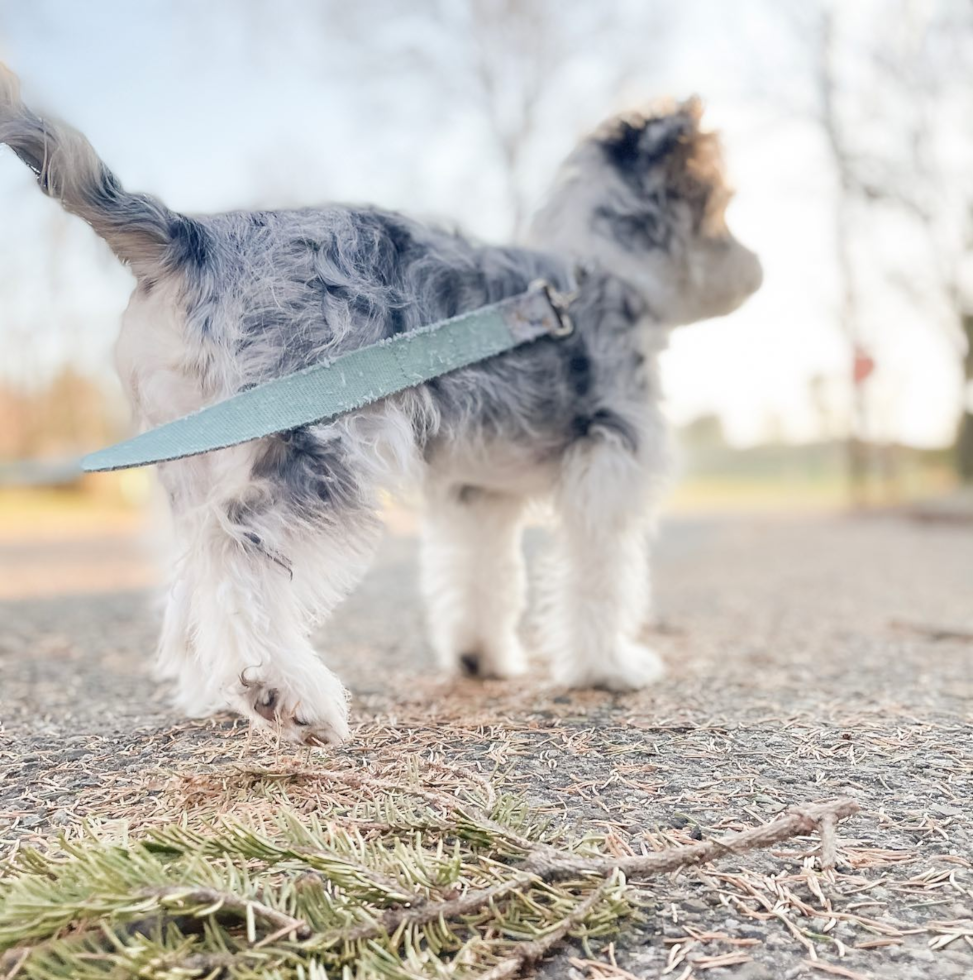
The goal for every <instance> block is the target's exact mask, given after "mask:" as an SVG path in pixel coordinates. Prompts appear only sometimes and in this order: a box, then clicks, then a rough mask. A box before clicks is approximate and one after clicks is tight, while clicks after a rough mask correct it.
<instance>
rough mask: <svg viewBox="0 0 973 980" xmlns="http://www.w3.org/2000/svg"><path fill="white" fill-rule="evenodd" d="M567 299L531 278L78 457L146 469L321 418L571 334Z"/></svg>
mask: <svg viewBox="0 0 973 980" xmlns="http://www.w3.org/2000/svg"><path fill="white" fill-rule="evenodd" d="M569 302H570V297H566V296H562V295H560V294H559V293H557V292H555V291H553V290H552V289H551V288H550V287H549V286H548V284H547V283H545V282H544V281H542V280H538V281H537V282H534V283H532V284H531V286H530V288H529V289H528V290H527V292H525V293H520V294H519V295H518V296H513V297H510V298H509V299H505V300H501V301H500V302H499V303H494V304H492V305H490V306H484V307H481V308H480V309H478V310H473V311H472V312H470V313H464V314H462V315H460V316H457V317H452V318H451V319H449V320H440V321H439V322H438V323H433V324H430V325H429V326H426V327H420V328H419V329H418V330H413V331H411V332H409V333H404V334H399V335H397V336H395V337H390V338H387V339H385V340H382V341H379V342H378V343H377V344H371V345H369V346H367V347H360V348H358V349H357V350H353V351H349V352H348V353H346V354H341V355H339V356H338V357H335V358H334V359H332V360H330V361H326V362H323V363H321V364H315V365H312V366H311V367H308V368H304V369H303V370H301V371H297V372H295V373H294V374H288V375H285V376H284V377H282V378H277V379H276V380H274V381H267V382H264V383H263V384H260V385H255V386H254V387H253V388H249V389H247V390H246V391H241V392H239V393H238V394H236V395H233V396H232V397H231V398H227V399H226V400H225V401H222V402H218V403H216V404H215V405H210V406H208V407H206V408H203V409H200V411H198V412H194V413H193V414H192V415H186V416H184V417H183V418H179V419H176V420H175V421H173V422H169V423H167V424H165V425H161V426H159V427H158V428H156V429H150V430H149V431H148V432H143V433H142V434H141V435H137V436H135V437H134V438H133V439H128V440H126V441H125V442H120V443H117V444H116V445H114V446H109V447H108V448H107V449H101V450H99V451H98V452H94V453H91V454H90V455H88V456H85V457H84V459H82V460H81V468H82V469H83V470H85V471H86V472H89V473H90V472H101V471H106V470H123V469H128V468H130V467H134V466H148V465H150V464H152V463H162V462H166V461H167V460H171V459H182V458H183V457H184V456H197V455H199V454H200V453H208V452H212V451H213V450H214V449H225V448H226V447H227V446H236V445H239V444H240V443H242V442H249V441H250V440H251V439H259V438H261V437H262V436H269V435H274V434H276V433H278V432H287V431H288V430H290V429H296V428H299V427H300V426H303V425H310V424H313V423H317V422H328V421H331V420H332V419H335V418H338V417H339V416H341V415H344V414H346V413H347V412H351V411H354V410H355V409H359V408H363V407H364V406H365V405H369V404H371V403H372V402H376V401H379V400H380V399H382V398H386V397H387V396H389V395H394V394H395V393H396V392H399V391H404V390H405V389H407V388H412V387H415V386H416V385H419V384H422V383H423V382H424V381H430V380H432V379H433V378H438V377H439V376H440V375H443V374H447V373H449V372H450V371H455V370H457V369H458V368H462V367H467V366H468V365H470V364H475V363H476V362H477V361H483V360H486V359H487V358H489V357H494V356H496V355H497V354H502V353H503V352H504V351H508V350H512V349H513V348H514V347H519V346H520V345H521V344H526V343H529V342H530V341H532V340H536V339H537V338H538V337H545V336H547V337H550V336H554V337H559V336H564V335H566V334H568V333H570V332H571V329H572V328H571V322H570V320H569V319H568V316H567V312H566V310H567V305H568V303H569Z"/></svg>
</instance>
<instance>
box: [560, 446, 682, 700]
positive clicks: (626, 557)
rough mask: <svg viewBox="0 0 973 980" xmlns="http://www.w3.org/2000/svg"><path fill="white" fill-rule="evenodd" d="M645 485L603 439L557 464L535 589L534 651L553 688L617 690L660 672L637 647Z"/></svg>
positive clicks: (625, 452) (642, 607)
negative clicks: (542, 566) (541, 650)
mask: <svg viewBox="0 0 973 980" xmlns="http://www.w3.org/2000/svg"><path fill="white" fill-rule="evenodd" d="M651 482H652V481H651V473H650V472H647V471H646V468H645V467H644V465H643V464H641V463H640V461H639V459H638V458H637V456H636V455H635V453H633V451H632V449H631V447H630V446H627V445H625V444H623V443H620V442H619V441H618V440H616V439H613V438H611V437H601V436H598V435H596V436H593V437H591V438H586V439H585V440H583V441H582V442H580V443H579V444H577V445H576V446H574V447H572V449H571V450H570V451H569V454H568V456H567V458H566V459H565V463H564V466H563V469H562V474H561V480H560V482H559V486H558V490H557V494H556V498H555V504H556V508H557V511H558V516H559V518H560V523H559V527H558V531H557V536H556V539H555V547H554V555H553V559H554V560H553V561H552V562H551V565H550V568H549V570H548V573H547V576H546V581H544V582H542V583H541V584H542V586H544V587H545V588H546V592H547V595H546V599H547V601H546V603H545V613H546V615H545V617H544V622H543V629H542V632H541V636H542V643H543V645H544V647H545V648H546V649H547V651H548V653H549V655H550V657H551V659H552V661H553V668H554V677H555V680H556V681H557V682H558V683H560V684H564V685H566V686H569V687H602V688H607V689H609V690H613V691H625V690H633V689H636V688H640V687H644V686H645V685H647V684H651V683H652V682H653V681H655V680H657V679H658V678H659V677H661V675H662V674H663V672H664V668H663V665H662V661H661V660H660V659H659V657H658V655H657V654H656V653H655V652H653V651H652V650H650V649H649V648H648V647H646V646H644V645H642V644H641V643H639V642H638V634H639V632H640V631H641V629H642V628H643V627H644V625H645V622H646V617H647V615H648V609H649V598H650V596H649V571H648V559H647V544H648V542H647V537H648V520H647V511H648V508H649V499H650V495H651V494H650V488H651Z"/></svg>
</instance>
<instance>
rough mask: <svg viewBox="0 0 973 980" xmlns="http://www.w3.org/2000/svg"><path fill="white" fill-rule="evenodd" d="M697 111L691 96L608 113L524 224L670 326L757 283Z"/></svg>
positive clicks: (717, 312) (729, 303)
mask: <svg viewBox="0 0 973 980" xmlns="http://www.w3.org/2000/svg"><path fill="white" fill-rule="evenodd" d="M701 116H702V105H701V104H700V102H699V100H698V99H695V98H693V99H690V100H688V101H686V102H682V103H672V102H669V103H664V104H660V105H657V106H656V107H654V108H653V109H652V110H651V111H649V112H645V113H628V114H625V115H622V116H618V117H616V118H614V119H611V120H609V121H608V122H606V123H605V124H604V125H602V126H601V127H600V128H599V129H598V130H596V131H595V132H594V133H593V134H592V135H591V136H590V137H588V138H587V139H586V140H584V141H583V142H582V143H581V145H580V146H579V147H578V148H577V149H576V150H575V151H574V153H572V154H571V156H570V157H569V158H568V160H567V161H566V162H565V164H564V167H563V168H562V171H561V175H560V178H559V181H558V183H557V185H556V187H555V190H554V192H553V194H552V195H551V197H550V199H549V200H548V202H547V204H546V205H545V206H544V208H542V210H541V211H540V212H539V213H538V215H537V217H536V219H535V221H534V224H533V227H532V229H531V237H532V239H533V240H534V242H535V243H537V244H538V245H541V246H542V247H545V248H549V249H555V250H558V251H566V252H569V253H571V254H572V255H574V256H577V257H579V258H590V259H594V260H595V261H597V262H598V264H599V265H601V266H602V267H603V268H605V269H606V270H607V271H609V272H612V273H614V274H616V275H618V276H619V277H620V278H622V279H625V280H626V281H627V282H629V283H630V284H631V285H632V286H633V287H635V288H636V289H637V290H638V291H639V292H640V293H641V294H642V295H643V296H644V297H645V300H646V302H647V304H648V306H649V308H650V309H651V310H652V311H653V312H654V314H655V315H656V317H657V318H658V319H659V320H660V321H661V322H663V323H666V324H672V325H675V324H681V323H692V322H694V321H696V320H704V319H707V318H709V317H714V316H722V315H723V314H726V313H730V312H731V311H733V310H735V309H736V308H737V307H738V306H739V305H740V304H741V303H742V302H743V301H744V300H745V299H746V298H747V297H748V296H750V295H751V294H752V293H753V292H755V291H756V290H757V288H758V287H759V286H760V283H761V280H762V271H761V267H760V261H759V260H758V259H757V256H756V255H755V254H754V253H753V252H751V251H750V250H749V249H748V248H746V247H744V246H743V245H742V244H741V243H740V242H738V241H737V239H736V238H734V236H733V235H732V234H731V232H730V230H729V228H728V227H727V224H726V220H725V212H726V206H727V204H728V203H729V201H730V197H731V192H730V190H729V188H728V187H727V185H726V182H725V178H724V174H723V159H722V154H721V151H720V144H719V139H718V137H717V135H716V134H715V133H711V132H705V131H704V130H702V129H701V128H700V118H701Z"/></svg>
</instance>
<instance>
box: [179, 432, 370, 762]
mask: <svg viewBox="0 0 973 980" xmlns="http://www.w3.org/2000/svg"><path fill="white" fill-rule="evenodd" d="M335 446H336V444H335V443H334V442H333V441H332V442H330V443H327V442H323V441H319V440H317V439H316V438H315V437H314V436H312V435H308V434H307V433H304V434H293V435H291V436H286V437H280V438H278V439H275V440H273V441H270V440H268V441H267V442H266V443H265V444H264V445H263V446H262V447H261V449H260V450H258V453H259V455H258V456H257V457H256V458H254V457H253V454H252V451H251V450H237V451H235V452H237V453H240V454H241V455H243V456H244V460H245V467H241V466H237V467H236V476H237V477H238V478H237V479H236V480H234V479H233V476H234V474H233V473H227V472H226V471H225V470H224V471H223V472H221V473H219V474H214V475H217V476H218V477H219V478H218V479H215V480H214V481H213V485H215V486H217V487H221V488H227V487H233V486H234V485H235V490H234V491H233V492H232V493H231V494H230V495H228V496H227V495H223V494H221V495H219V496H210V498H209V500H208V501H207V503H206V505H205V508H204V510H203V513H202V515H201V519H200V520H199V522H198V524H197V526H196V527H195V534H194V538H193V541H192V544H191V547H190V552H189V554H188V555H187V557H186V559H185V561H186V562H187V564H188V565H189V567H191V568H192V575H193V589H192V596H191V613H190V619H191V625H190V630H191V640H192V658H191V659H190V661H189V663H188V664H187V666H186V667H185V668H184V670H183V672H182V673H181V675H180V679H179V694H178V695H177V696H178V698H179V701H180V703H181V704H182V705H183V706H185V707H186V708H187V709H189V710H192V709H193V707H194V704H195V703H197V702H198V703H202V702H207V701H209V702H216V703H218V704H222V705H223V706H226V707H229V708H231V709H233V710H236V711H239V712H240V713H241V714H243V715H244V716H246V717H248V718H249V719H250V720H251V721H253V722H254V723H255V724H257V725H259V726H261V727H265V728H271V729H274V730H277V731H279V732H280V734H281V736H282V737H283V738H285V739H286V740H288V741H292V742H303V743H325V742H327V743H338V742H341V741H343V740H344V739H345V738H346V737H347V734H348V706H347V695H346V693H345V690H344V688H343V686H342V684H341V682H340V681H339V680H338V678H337V677H336V676H335V675H334V674H333V673H332V672H331V671H330V670H329V669H328V668H327V667H326V666H325V665H324V663H322V661H321V660H320V659H319V657H318V655H317V654H316V652H315V651H314V649H313V647H312V646H311V644H310V641H309V639H308V637H309V634H310V631H311V629H312V627H313V626H314V625H315V624H316V623H317V622H320V621H321V620H322V619H324V618H325V617H327V616H328V615H329V614H330V613H331V611H332V610H333V609H334V607H335V606H336V605H337V604H338V602H340V600H341V599H343V598H344V596H345V595H346V594H347V593H348V592H349V591H350V590H351V589H352V588H353V587H354V586H355V585H356V584H357V582H358V580H359V579H360V578H361V576H362V575H363V574H364V572H365V569H366V568H367V566H368V563H369V561H370V559H371V557H372V554H373V552H374V549H375V546H376V544H377V541H378V536H379V532H380V528H381V523H380V521H379V520H378V517H377V516H376V514H375V512H374V510H373V509H372V508H371V507H370V506H368V502H367V501H366V500H365V499H364V496H363V491H362V487H361V483H360V481H358V480H356V479H355V478H354V477H353V475H352V474H351V471H350V470H349V469H348V467H347V464H346V463H345V462H344V461H343V458H342V456H341V454H340V451H339V450H338V449H336V448H335ZM229 452H234V451H229ZM243 473H245V474H246V479H245V480H241V479H239V477H240V476H241V475H242V474H243Z"/></svg>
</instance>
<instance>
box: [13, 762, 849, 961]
mask: <svg viewBox="0 0 973 980" xmlns="http://www.w3.org/2000/svg"><path fill="white" fill-rule="evenodd" d="M315 776H316V778H318V779H322V780H326V781H328V782H330V783H331V784H332V785H333V784H337V783H343V784H344V785H345V786H347V787H354V788H355V790H356V792H354V793H351V794H346V795H347V796H352V797H357V798H358V799H359V800H360V801H362V802H360V803H349V804H342V805H341V807H340V812H341V814H342V815H343V816H345V817H347V818H348V820H349V821H351V828H352V829H350V830H349V829H344V828H343V827H342V826H341V822H340V816H336V815H335V810H334V809H332V810H331V811H330V813H329V816H328V818H327V822H325V823H322V822H321V821H319V820H318V819H317V817H315V816H312V815H308V814H307V813H303V814H301V815H300V816H298V815H297V814H296V813H290V812H282V813H279V814H278V816H277V819H276V821H275V822H273V823H270V824H267V825H265V826H264V827H262V828H261V829H260V830H259V831H258V830H257V829H255V828H253V827H245V826H243V825H241V824H232V823H225V824H222V825H220V826H214V827H209V828H208V829H207V830H206V832H205V833H203V832H200V831H195V830H191V829H189V828H187V827H184V826H179V825H170V826H168V827H165V828H159V829H156V830H153V831H149V834H148V838H147V840H146V841H143V842H134V843H127V844H126V845H125V846H118V845H115V844H111V843H109V842H102V841H100V840H98V839H97V838H94V837H93V838H89V839H88V840H87V841H82V842H81V843H80V844H72V845H71V847H70V849H69V851H68V854H67V856H64V855H62V856H59V857H44V856H42V855H40V854H38V853H36V852H31V853H27V852H25V855H24V858H23V861H22V863H21V865H20V869H19V870H18V869H16V868H12V869H11V873H10V874H8V875H7V876H6V878H5V879H0V948H3V947H7V952H6V954H4V955H3V956H2V957H0V977H3V978H10V977H15V976H18V975H20V974H22V973H23V974H25V975H26V974H27V973H29V974H30V975H34V974H35V973H36V974H37V975H38V976H41V975H42V976H44V977H45V978H47V977H51V978H54V977H69V978H71V980H89V978H92V980H93V978H96V977H101V976H103V975H104V972H103V967H106V966H108V965H111V966H112V968H113V969H117V970H120V971H121V972H122V973H125V971H126V970H128V973H130V974H131V975H140V974H139V971H141V970H142V969H143V967H146V968H147V966H146V964H148V963H152V964H156V965H159V964H164V965H165V967H166V969H172V970H176V971H177V972H178V971H182V972H180V975H185V976H187V977H206V976H212V975H218V974H219V973H220V972H221V971H230V970H231V968H232V972H233V975H234V976H237V975H239V976H241V977H246V978H251V977H253V978H257V977H262V976H264V975H267V974H268V972H270V971H273V975H274V976H280V977H282V978H296V977H298V976H303V975H305V973H306V970H305V967H306V965H307V963H308V962H313V963H315V964H317V965H320V966H321V967H322V968H326V971H327V974H328V975H333V974H340V973H342V971H343V970H345V969H346V968H348V967H349V966H351V965H352V964H355V965H356V969H357V968H358V966H360V967H361V970H363V971H364V972H363V973H362V975H368V976H372V975H374V976H384V975H386V974H387V973H388V970H389V964H392V963H400V964H401V965H402V969H403V970H405V971H406V972H408V973H409V975H410V976H416V977H421V976H426V975H429V976H433V975H437V976H438V975H440V974H439V973H438V972H437V971H438V970H440V969H441V967H440V966H439V965H438V964H442V963H450V962H452V960H451V958H452V956H453V955H454V954H455V953H456V952H457V951H459V950H463V951H464V952H463V956H464V963H467V962H468V958H469V957H474V960H473V961H472V962H474V963H475V964H476V972H475V973H472V974H465V973H464V975H470V976H474V975H475V976H476V977H477V980H507V978H510V977H513V976H515V975H518V974H520V973H522V972H523V971H525V970H526V969H528V968H529V967H530V966H531V964H533V963H535V962H536V961H537V960H539V959H541V958H542V957H544V956H545V955H547V954H548V953H549V952H550V951H551V950H553V949H554V948H555V947H556V946H557V945H558V944H560V943H562V942H563V941H564V940H565V939H566V937H568V936H569V935H572V934H582V935H587V936H602V935H610V934H611V933H612V932H615V931H617V929H618V925H619V922H620V921H621V920H623V919H624V918H625V917H626V916H628V915H630V914H631V913H632V906H633V902H634V897H633V895H632V893H631V890H630V889H629V888H628V885H627V879H641V878H647V877H651V876H658V875H663V874H667V873H669V872H672V871H678V870H680V869H683V868H692V867H695V866H698V865H701V864H704V863H707V862H710V861H714V860H717V859H719V858H722V857H726V856H730V855H739V854H743V853H746V852H748V851H751V850H756V849H760V848H766V847H770V846H772V845H774V844H777V843H779V842H780V841H783V840H786V839H788V838H792V837H796V836H800V835H807V834H812V833H818V834H820V835H821V849H820V861H821V864H822V866H826V865H827V863H828V862H829V861H833V860H834V854H835V828H836V826H837V824H838V823H839V822H840V821H841V820H844V819H846V818H847V817H850V816H851V815H853V814H854V813H856V812H858V806H857V804H856V803H855V802H854V801H853V800H850V799H836V800H832V801H828V802H823V803H814V804H809V805H807V806H802V807H798V808H795V809H793V810H791V811H790V812H788V813H786V814H783V815H781V816H779V817H777V818H776V819H774V820H771V821H770V822H768V823H766V824H763V825H761V826H759V827H752V828H749V829H747V830H743V831H740V832H738V833H733V834H728V835H725V836H722V837H720V838H716V839H711V840H703V841H700V842H698V843H697V842H694V843H692V844H688V845H685V846H679V847H672V848H668V849H665V850H662V851H658V852H654V853H651V854H646V855H634V856H614V855H608V854H604V855H582V854H578V853H576V851H575V850H574V849H573V848H574V845H573V844H572V842H571V840H570V839H569V838H566V837H565V835H564V833H563V832H562V833H560V834H559V836H556V837H549V836H548V837H546V838H545V840H540V839H538V838H539V837H540V835H541V831H540V830H539V829H538V827H537V826H531V824H530V822H529V819H528V817H527V816H526V812H527V808H526V807H524V806H523V805H522V803H521V802H518V801H513V803H515V804H516V805H517V806H520V807H521V814H522V815H521V816H520V817H518V816H517V812H516V806H514V807H513V808H512V807H511V800H510V799H508V800H507V801H506V803H503V801H497V799H496V798H495V796H493V795H492V793H488V792H486V791H483V790H482V787H480V788H479V789H478V790H477V791H475V792H472V793H464V794H463V795H464V797H465V798H462V799H461V798H460V797H459V796H457V795H454V794H452V793H449V792H444V791H442V790H440V789H432V788H429V787H426V786H420V785H411V786H410V785H400V784H397V783H393V782H391V781H386V780H381V779H377V778H373V779H372V780H368V779H366V778H363V777H362V776H360V775H358V774H357V773H349V772H341V771H337V772H321V771H319V772H318V773H316V774H315ZM271 778H275V777H274V776H273V775H272V774H271ZM294 778H301V779H309V778H311V776H310V774H306V773H298V774H295V777H294ZM407 796H412V797H414V798H418V799H421V800H423V801H424V806H423V807H422V812H421V813H419V812H416V810H415V809H414V808H411V807H410V806H409V804H408V803H407V801H406V799H405V797H407ZM481 800H482V802H480V801H481ZM362 806H364V811H363V810H362ZM371 808H374V812H371ZM362 816H365V817H367V818H368V821H369V828H370V829H369V831H368V833H367V836H362V835H361V834H360V833H359V831H358V830H356V829H354V828H355V826H356V824H355V821H359V820H360V819H361V818H362ZM383 819H384V820H385V825H384V830H383V826H382V820H383ZM268 826H269V827H270V830H269V831H268V829H267V827H268ZM545 833H546V831H545ZM552 840H553V841H555V843H552V842H551V841H552ZM201 868H206V869H208V870H207V872H206V873H205V874H204V877H203V878H202V879H200V878H199V874H200V869H201ZM203 881H205V882H206V884H205V885H204V884H202V882H203ZM150 882H151V883H152V884H150ZM161 882H168V883H164V884H163V883H161ZM86 889H87V890H86ZM192 920H196V923H197V924H196V925H195V926H193V925H192ZM202 923H205V928H201V924H202ZM173 927H174V928H173ZM107 936H110V937H113V938H112V940H111V943H110V945H108V946H105V947H104V951H103V952H101V951H99V950H100V949H101V948H102V946H103V945H104V943H105V937H107ZM34 964H37V965H38V969H37V970H36V971H35V969H34ZM362 964H364V965H362ZM429 964H432V965H431V966H430V965H429ZM366 966H367V969H366ZM155 968H156V967H155V966H153V967H152V969H155ZM160 968H161V967H160ZM464 969H465V967H464ZM302 971H304V972H302ZM368 971H371V972H368ZM430 971H432V972H430ZM393 972H394V971H393ZM128 973H126V974H125V975H128ZM315 975H316V974H315ZM322 975H323V974H322ZM396 975H398V974H396Z"/></svg>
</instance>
